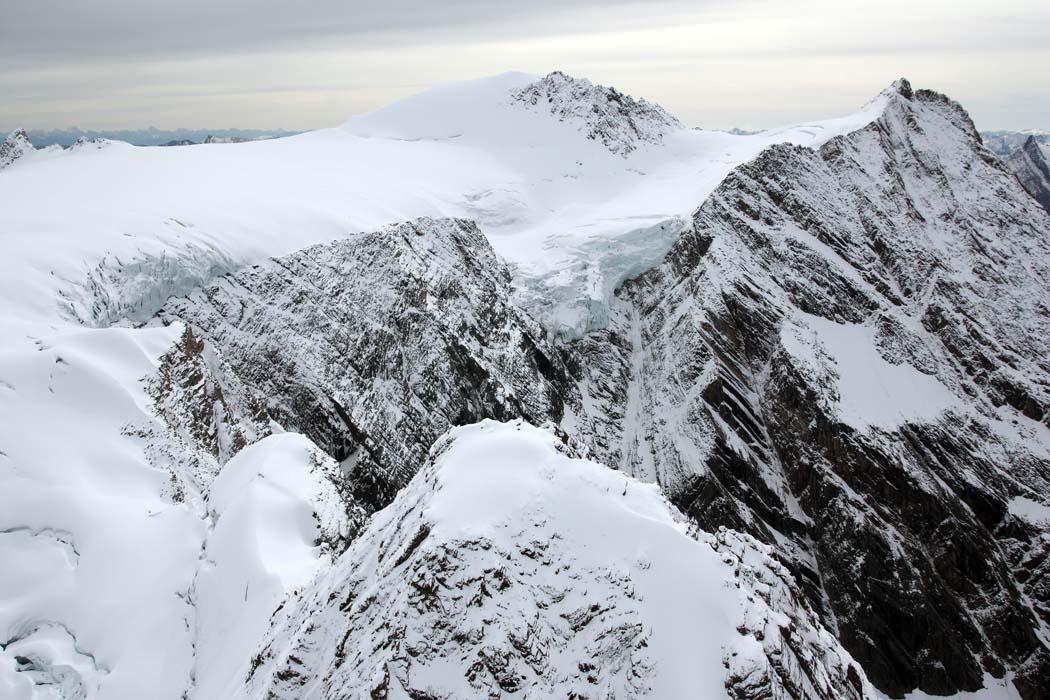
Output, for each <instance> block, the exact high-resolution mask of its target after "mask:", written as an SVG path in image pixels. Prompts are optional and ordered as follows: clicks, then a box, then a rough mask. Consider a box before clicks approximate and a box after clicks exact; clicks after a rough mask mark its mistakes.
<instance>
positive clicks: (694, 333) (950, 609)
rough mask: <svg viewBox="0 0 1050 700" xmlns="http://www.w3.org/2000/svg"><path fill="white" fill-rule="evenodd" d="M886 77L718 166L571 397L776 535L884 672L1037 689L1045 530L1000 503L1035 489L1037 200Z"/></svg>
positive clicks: (1041, 359)
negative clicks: (830, 128) (837, 121)
mask: <svg viewBox="0 0 1050 700" xmlns="http://www.w3.org/2000/svg"><path fill="white" fill-rule="evenodd" d="M888 97H889V99H888V102H887V106H886V108H885V111H884V113H883V114H882V115H881V116H880V117H879V118H878V119H876V120H875V121H874V122H873V123H872V124H871V125H869V126H868V127H866V128H863V129H860V130H859V131H856V132H854V133H852V134H849V135H847V136H843V137H838V138H835V139H833V140H831V141H830V142H828V143H827V144H826V145H824V146H823V147H822V148H821V149H820V150H819V151H814V150H810V149H805V148H797V147H792V146H787V145H784V146H775V147H772V148H770V149H768V150H766V151H764V152H763V153H762V154H761V155H760V156H759V157H758V158H756V159H755V160H754V161H752V162H751V163H749V164H746V165H744V166H742V167H740V168H738V169H737V170H736V171H734V172H733V173H732V174H731V175H730V176H729V177H728V178H726V180H725V181H724V182H723V183H722V185H721V186H720V187H719V188H718V190H716V192H715V193H714V194H713V195H712V196H711V197H710V198H709V199H708V200H707V201H706V202H705V203H704V204H703V206H701V207H700V208H699V209H698V210H697V211H696V213H695V215H694V220H693V226H692V229H691V230H690V231H689V232H687V233H686V234H685V235H684V236H683V237H682V238H681V239H680V240H679V241H678V243H677V244H676V245H675V246H674V247H673V249H672V250H671V252H670V253H669V254H668V256H667V258H666V260H665V262H664V263H663V264H662V265H660V266H659V267H658V268H656V269H654V270H652V271H651V272H649V273H647V274H645V275H642V276H641V277H639V278H637V279H636V280H633V281H631V282H629V283H628V284H626V285H624V287H623V288H622V289H621V290H620V292H619V298H620V300H621V302H622V303H621V305H620V306H619V308H618V309H617V310H616V311H615V313H614V320H613V323H612V324H611V325H610V328H608V329H607V330H605V331H603V332H602V334H601V335H600V336H597V335H596V336H592V337H591V338H588V339H585V340H584V341H582V342H581V343H579V344H578V345H577V349H578V351H579V354H580V355H581V356H583V357H585V358H590V359H592V360H593V359H599V361H598V362H593V361H592V362H586V361H584V362H581V363H580V365H579V367H578V369H577V373H578V376H579V377H580V384H581V387H582V388H581V392H582V393H583V395H584V396H587V397H589V400H588V401H587V402H586V404H585V405H587V406H588V407H589V412H588V416H587V417H581V418H579V419H578V420H579V422H580V424H581V425H584V426H587V425H590V426H591V427H589V428H585V430H590V431H591V434H592V436H593V439H592V441H593V443H594V446H595V449H596V451H597V454H598V456H599V457H600V458H603V459H605V460H607V461H609V462H610V463H612V464H619V465H621V466H622V468H624V469H625V470H627V471H628V472H630V473H633V474H636V475H639V476H640V477H643V478H646V479H652V480H656V481H658V482H659V483H661V484H662V485H663V486H664V488H665V490H666V491H667V493H668V494H669V496H670V497H671V498H672V500H673V501H674V502H675V503H676V504H677V505H678V506H679V507H681V508H682V509H683V511H685V512H686V513H688V514H689V515H691V516H692V517H694V518H695V519H696V520H697V522H699V523H700V524H701V526H703V527H705V528H706V529H709V530H710V529H714V528H716V527H717V526H719V525H725V526H729V527H734V528H738V529H741V530H743V531H746V532H750V533H752V534H754V535H756V536H757V537H759V538H760V539H763V540H765V541H767V542H770V543H774V544H775V545H776V546H777V550H778V551H779V552H780V553H781V555H782V556H783V557H784V558H785V561H786V562H787V564H788V566H789V567H790V568H791V569H792V571H793V572H794V575H795V577H796V578H797V580H798V581H799V583H800V584H801V585H802V586H803V587H804V588H805V589H806V590H807V591H808V592H809V594H810V597H811V600H812V601H813V603H814V605H815V606H817V607H818V608H821V609H822V610H823V614H824V616H825V619H826V620H827V621H828V624H829V625H832V626H833V627H834V628H835V629H836V630H837V634H838V636H839V638H840V639H841V640H842V642H843V643H844V645H845V646H846V648H847V649H848V650H849V651H850V652H851V653H852V654H853V655H854V656H855V657H856V658H857V659H858V660H859V661H860V662H861V663H862V664H863V665H864V668H865V669H866V671H867V672H868V674H869V676H870V677H871V679H872V681H873V682H874V683H875V684H876V685H877V686H878V687H879V688H880V689H882V690H883V691H885V692H887V693H889V694H891V695H893V696H900V695H901V694H903V693H906V692H908V691H910V690H913V689H915V688H919V689H922V690H924V691H926V692H930V693H942V694H943V693H951V692H954V691H957V690H973V689H976V688H978V687H980V686H981V685H982V683H983V681H984V674H985V673H990V674H991V675H992V676H994V677H997V678H998V677H1002V676H1003V675H1004V674H1005V673H1006V672H1007V671H1012V672H1013V673H1014V677H1013V680H1014V683H1015V685H1016V687H1017V688H1018V690H1019V691H1020V693H1021V695H1022V697H1025V698H1031V699H1034V698H1037V697H1039V696H1040V695H1041V693H1042V691H1043V689H1045V688H1046V687H1047V684H1048V683H1050V654H1048V640H1047V638H1046V636H1045V632H1044V630H1045V629H1046V628H1047V627H1046V626H1047V624H1048V623H1050V619H1048V618H1047V615H1046V610H1047V606H1046V600H1045V595H1046V590H1047V582H1046V578H1045V569H1046V567H1045V566H1043V565H1042V564H1040V563H1039V562H1040V561H1041V556H1042V555H1041V552H1042V551H1043V550H1044V549H1045V547H1044V546H1043V544H1042V542H1043V539H1041V538H1045V537H1046V535H1045V534H1044V533H1042V532H1040V528H1039V527H1038V526H1036V525H1033V524H1032V523H1031V522H1025V521H1023V520H1022V519H1019V518H1017V517H1015V516H1014V515H1013V514H1012V513H1011V508H1010V503H1011V502H1012V499H1015V498H1031V499H1034V500H1037V501H1038V500H1042V499H1045V498H1046V495H1047V494H1050V453H1048V451H1047V449H1046V447H1045V445H1046V437H1047V432H1046V431H1047V414H1048V409H1047V407H1048V406H1050V393H1048V390H1050V365H1048V364H1047V361H1046V358H1047V357H1050V345H1048V344H1050V307H1048V306H1047V304H1048V300H1050V284H1048V282H1047V280H1050V276H1048V275H1050V217H1048V216H1047V214H1046V213H1045V212H1044V211H1042V210H1041V209H1040V208H1039V207H1037V206H1036V205H1035V203H1034V202H1032V200H1031V199H1030V198H1029V197H1028V196H1027V195H1026V194H1025V193H1024V192H1023V191H1022V190H1021V188H1020V187H1019V186H1018V184H1017V181H1016V180H1015V179H1014V178H1013V177H1012V176H1011V175H1010V174H1009V173H1008V172H1007V170H1006V169H1005V168H1004V167H1003V165H1002V164H1001V162H1000V161H999V160H998V159H997V158H996V157H995V156H994V155H992V154H991V153H990V152H988V151H987V150H986V149H985V148H983V146H982V145H981V142H980V139H979V137H978V135H977V133H976V131H975V130H974V128H973V124H972V122H971V121H970V119H969V117H968V116H967V115H966V113H965V111H964V110H963V109H962V108H961V107H960V106H959V105H957V104H956V103H954V102H952V101H951V100H949V99H947V98H945V97H943V96H942V95H939V94H936V93H932V92H929V91H924V90H919V91H913V90H912V89H911V87H910V85H908V84H907V82H906V81H899V82H898V83H896V84H895V85H894V86H893V88H892V89H891V90H890V91H889V92H888ZM1005 310H1009V311H1008V312H1004V311H1005ZM589 421H590V423H588V422H589ZM1022 562H1024V563H1022Z"/></svg>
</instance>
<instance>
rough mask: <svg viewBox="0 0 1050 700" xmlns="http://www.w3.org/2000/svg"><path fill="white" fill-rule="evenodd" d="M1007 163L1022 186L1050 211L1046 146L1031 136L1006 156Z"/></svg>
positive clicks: (1049, 185) (1049, 180)
mask: <svg viewBox="0 0 1050 700" xmlns="http://www.w3.org/2000/svg"><path fill="white" fill-rule="evenodd" d="M1006 165H1007V166H1008V167H1009V168H1010V170H1012V171H1013V172H1014V174H1015V175H1016V176H1017V179H1018V180H1020V181H1021V186H1022V187H1024V188H1025V191H1027V192H1028V194H1030V195H1032V197H1033V198H1034V199H1035V201H1037V202H1039V204H1041V205H1042V207H1043V209H1046V210H1047V211H1050V165H1048V164H1047V150H1046V146H1044V145H1043V144H1041V143H1040V142H1039V141H1037V140H1036V138H1035V137H1034V136H1029V137H1028V138H1027V139H1026V140H1025V142H1024V145H1023V146H1021V148H1019V149H1017V150H1016V151H1014V152H1013V153H1011V154H1010V155H1009V156H1008V157H1007V158H1006Z"/></svg>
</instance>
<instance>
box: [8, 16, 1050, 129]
mask: <svg viewBox="0 0 1050 700" xmlns="http://www.w3.org/2000/svg"><path fill="white" fill-rule="evenodd" d="M555 69H560V70H563V71H565V72H567V73H570V74H572V75H576V76H582V77H588V78H590V79H591V80H593V81H595V82H599V83H602V84H605V85H614V86H616V87H618V88H620V89H621V90H623V91H625V92H628V93H630V94H632V95H635V96H642V97H645V98H647V99H650V100H653V101H656V102H659V103H660V104H662V105H663V106H664V107H666V108H668V109H669V110H671V111H672V112H674V113H675V114H676V115H677V116H678V117H679V118H680V119H682V121H684V122H686V123H688V124H690V125H695V126H703V127H707V128H728V127H732V126H739V127H743V128H758V127H770V126H776V125H781V124H786V123H790V122H796V121H800V120H805V119H811V118H815V117H830V116H836V115H840V114H846V113H849V112H852V111H854V110H855V109H857V108H858V107H860V106H861V105H862V104H864V103H865V102H866V101H867V100H868V99H870V98H871V97H872V96H873V95H874V94H875V93H877V92H878V91H879V90H881V89H882V88H883V87H885V86H886V85H888V84H889V83H890V82H892V81H893V80H894V79H895V78H897V77H899V76H902V75H903V76H906V77H908V78H910V79H911V80H912V83H913V84H914V85H915V86H916V87H928V88H932V89H936V90H938V91H941V92H945V93H947V94H948V95H950V96H952V97H954V98H955V99H957V100H959V101H960V102H962V103H963V105H964V106H965V107H966V108H968V109H969V110H970V113H971V115H972V116H973V117H974V119H975V121H976V122H977V125H978V127H979V128H981V129H996V128H1004V129H1021V128H1029V127H1041V128H1050V0H992V1H980V2H977V1H967V0H952V1H949V0H882V1H881V2H857V1H854V0H779V1H777V2H772V1H769V0H735V1H734V0H692V1H689V2H680V1H678V0H667V1H664V0H650V1H649V2H639V1H637V0H611V1H610V0H606V1H604V2H598V1H596V0H561V1H555V0H484V1H482V0H445V1H444V2H441V1H440V0H385V1H384V2H376V3H371V2H361V1H360V0H313V1H306V2H291V1H289V0H178V1H177V2H173V1H169V0H91V1H90V2H87V1H69V0H0V129H4V130H7V129H11V128H14V127H16V126H24V127H25V128H64V127H71V126H79V127H81V128H95V129H121V128H140V127H145V126H150V125H152V126H157V127H159V128H176V127H186V128H224V127H239V128H263V129H275V128H285V129H309V128H316V127H323V126H333V125H336V124H339V123H341V122H342V121H344V120H345V119H346V118H347V117H349V116H350V115H351V114H356V113H360V112H365V111H368V110H369V109H372V108H375V107H377V106H380V105H382V104H385V103H387V102H390V101H392V100H395V99H397V98H399V97H402V96H405V95H408V94H411V93H414V92H418V91H419V90H422V89H425V88H427V87H429V86H432V85H436V84H440V83H444V82H450V81H454V80H464V79H469V78H473V77H480V76H483V75H490V74H493V73H500V72H503V71H507V70H522V71H527V72H531V73H537V74H543V73H547V72H549V71H551V70H555Z"/></svg>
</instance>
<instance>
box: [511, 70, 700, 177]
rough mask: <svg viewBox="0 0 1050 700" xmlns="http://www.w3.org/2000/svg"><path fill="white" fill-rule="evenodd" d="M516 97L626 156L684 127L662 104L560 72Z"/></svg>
mask: <svg viewBox="0 0 1050 700" xmlns="http://www.w3.org/2000/svg"><path fill="white" fill-rule="evenodd" d="M514 99H515V100H516V101H518V102H521V103H523V104H525V105H527V106H529V107H542V108H547V109H549V110H550V113H551V114H553V115H555V116H557V117H558V119H559V120H561V121H565V122H570V123H575V124H578V125H579V126H580V128H581V129H582V130H584V131H586V133H587V138H589V139H593V140H595V141H599V142H601V143H602V145H604V146H605V147H606V148H608V149H609V150H610V151H612V152H613V153H616V154H619V155H621V156H624V157H626V156H627V155H628V154H629V153H631V151H634V150H635V149H637V148H638V147H639V146H640V145H641V144H659V143H661V142H662V141H663V138H664V136H665V135H666V134H668V133H670V132H672V131H677V130H678V129H681V128H683V127H682V125H681V123H680V122H679V121H678V120H677V119H676V118H675V117H674V116H673V115H671V114H670V113H668V112H667V111H666V110H664V108H663V107H661V106H660V105H657V104H652V103H650V102H646V101H645V100H644V99H639V100H636V99H634V98H633V97H631V96H630V95H625V94H623V93H622V92H620V91H618V90H617V89H616V88H609V87H605V86H602V85H594V84H593V83H591V81H589V80H585V79H580V78H573V77H571V76H568V75H565V74H564V73H562V72H560V71H554V72H553V73H550V74H548V75H547V76H545V77H544V78H543V79H542V80H539V81H537V82H535V83H533V84H531V85H528V86H526V87H524V88H522V89H521V90H518V91H517V92H515V93H514Z"/></svg>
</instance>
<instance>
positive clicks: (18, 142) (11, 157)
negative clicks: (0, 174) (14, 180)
mask: <svg viewBox="0 0 1050 700" xmlns="http://www.w3.org/2000/svg"><path fill="white" fill-rule="evenodd" d="M32 151H33V144H32V143H31V142H30V141H29V135H28V134H26V130H25V129H15V130H14V131H12V132H11V133H10V134H8V135H7V138H6V139H4V142H3V143H0V170H2V169H4V168H6V167H7V166H9V165H11V164H12V163H14V162H15V161H16V160H18V159H19V158H21V157H22V156H24V155H25V154H26V153H31V152H32Z"/></svg>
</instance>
